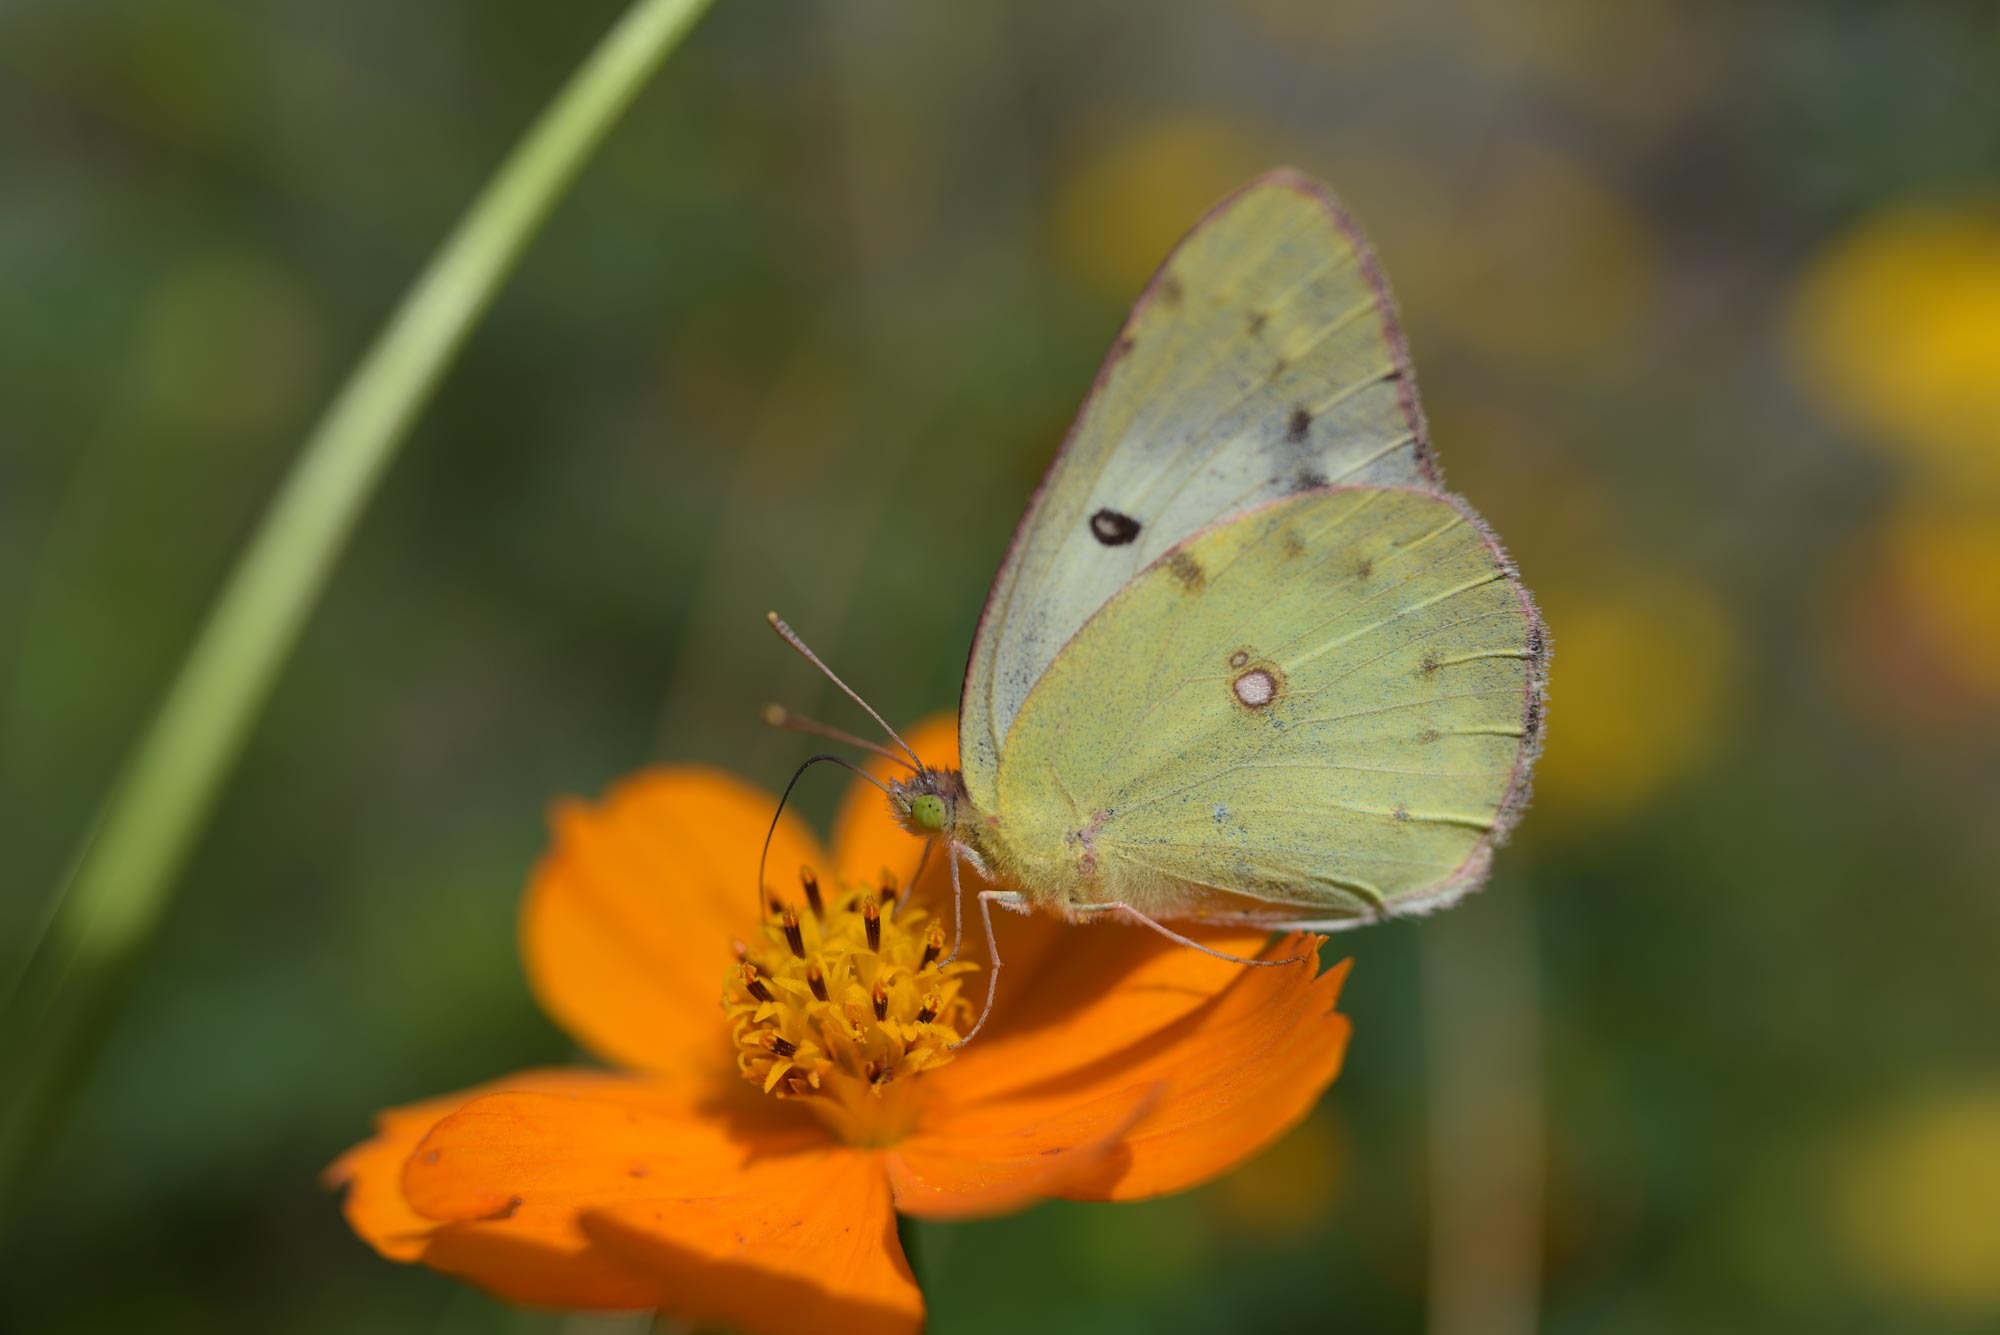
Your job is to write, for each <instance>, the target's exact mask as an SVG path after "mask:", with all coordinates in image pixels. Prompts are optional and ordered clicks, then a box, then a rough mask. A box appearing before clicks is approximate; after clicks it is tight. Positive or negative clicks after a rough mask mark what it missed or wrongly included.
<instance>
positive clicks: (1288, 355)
mask: <svg viewBox="0 0 2000 1335" xmlns="http://www.w3.org/2000/svg"><path fill="white" fill-rule="evenodd" d="M1435 480H1436V479H1435V470H1434V469H1433V467H1432V465H1431V462H1430V455H1429V451H1428V446H1427V444H1426V442H1425V436H1424V425H1423V419H1422V415H1421V413H1420V411H1419V410H1418V407H1417V401H1416V389H1415V385H1414V383H1413V380H1412V377H1411V374H1410V366H1409V357H1408V353H1407V351H1406V348H1405V345H1404V342H1403V337H1402V334H1401V332H1400V330H1399V329H1398V327H1397V323H1396V315H1395V310H1394V306H1393V304H1392V303H1391V301H1390V298H1389V295H1388V289H1387V286H1386V284H1385V282H1384V280H1383V278H1382V275H1381V271H1380V269H1379V267H1378V266H1377V265H1376V263H1375V260H1374V257H1373V255H1372V254H1371V253H1370V251H1369V249H1368V246H1367V244H1366V242H1365V241H1364V240H1363V239H1362V237H1361V234H1360V232H1359V231H1358V229H1357V228H1356V227H1355V226H1354V224H1353V223H1352V222H1351V221H1350V220H1349V219H1348V217H1347V216H1346V214H1345V213H1343V212H1342V211H1341V210H1340V209H1339V207H1338V206H1337V205H1335V204H1334V202H1333V201H1332V199H1331V198H1330V197H1329V196H1328V195H1327V194H1326V193H1325V192H1324V190H1322V189H1321V188H1320V187H1319V186H1318V185H1316V184H1315V183H1313V182H1311V181H1310V180H1308V179H1306V178H1305V177H1303V176H1300V175H1298V174H1297V173H1295V172H1290V171H1279V172H1273V173H1271V174H1270V175H1268V176H1265V177H1263V178H1262V179H1260V180H1258V181H1257V182H1255V183H1253V184H1252V185H1251V186H1249V187H1248V188H1247V189H1245V190H1243V191H1242V192H1240V193H1239V194H1237V195H1235V196H1234V197H1232V198H1231V199H1229V200H1227V201H1225V202H1224V203H1223V204H1222V205H1220V206H1218V207H1217V209H1216V210H1215V211H1214V212H1213V213H1211V214H1210V215H1209V216H1208V217H1207V218H1206V219H1204V220H1203V221H1202V222H1201V223H1200V224H1198V225H1197V226H1196V228H1195V229H1194V230H1193V231H1192V232H1191V233H1190V234H1189V235H1188V237H1187V239H1186V240H1184V241H1183V242H1182V243H1181V245H1180V246H1179V248H1178V249H1176V250H1175V251H1174V253H1173V255H1172V256H1170V257H1169V258H1168V260H1167V262H1166V263H1165V264H1164V265H1163V266H1162V267H1161V269H1160V272H1159V274H1158V275H1157V276H1156V277H1155V278H1154V280H1153V282H1152V284H1151V285H1150V286H1149V287H1148V288H1147V290H1146V292H1145V294H1144V295H1143V296H1141V298H1140V300H1139V302H1138V304H1137V305H1136V306H1135V307H1134V309H1133V312H1132V315H1131V318H1130V319H1129V320H1128V321H1127V323H1126V325H1125V328H1124V330H1123V332H1122V333H1121V334H1120V336H1119V338H1118V341H1117V343H1116V344H1115V345H1114V346H1113V348H1112V351H1111V354H1110V356H1109V357H1108V358H1107V360H1106V361H1105V364H1104V366H1103V368H1102V369H1101V370H1100V371H1099V373H1098V379H1097V385H1096V387H1095V388H1094V389H1093V391H1092V393H1091V395H1090V398H1089V399H1088V400H1087V401H1086V403H1085V404H1084V407H1083V410H1082V412H1081V413H1080V414H1079V416H1078V419H1077V422H1076V424H1075V426H1074V427H1072V429H1071V433H1070V438H1069V440H1068V441H1067V442H1066V444H1065V445H1064V448H1063V451H1062V453H1061V454H1060V455H1059V456H1058V458H1057V460H1056V462H1055V464H1054V465H1053V466H1052V467H1051V468H1050V470H1049V474H1048V476H1047V477H1046V478H1045V479H1044V480H1043V484H1042V489H1041V491H1040V492H1039V493H1038V495H1037V497H1036V499H1035V501H1034V503H1033V504H1032V505H1031V506H1030V507H1029V510H1028V514H1027V516H1026V517H1025V518H1024V519H1023V520H1022V522H1021V527H1020V529H1019V531H1018V532H1017V533H1016V535H1015V540H1014V545H1013V547H1012V549H1011V550H1010V551H1009V553H1008V555H1007V559H1006V561H1005V563H1004V564H1003V566H1002V567H1001V570H1000V573H999V575H998V577H997V578H996V579H995V581H994V585H993V589H992V592H991V593H990V594H989V595H988V599H987V605H986V612H985V615H984V616H983V617H982V618H981V621H980V626H979V631H978V634H977V636H976V638H975V639H974V642H973V649H972V655H971V660H970V662H969V664H968V667H967V672H966V682H965V691H964V696H963V699H962V702H961V705H960V726H959V731H960V743H961V757H962V763H963V764H964V766H965V777H966V783H967V786H968V790H969V791H970V793H971V795H972V796H973V798H974V800H975V801H976V802H978V803H979V804H980V805H981V806H983V807H987V808H989V809H990V807H991V804H992V801H993V799H994V797H995V794H994V791H993V785H994V781H995V775H996V772H997V767H998V763H999V757H1000V754H1001V752H1002V750H1003V744H1004V743H1006V742H1007V739H1008V735H1009V731H1010V729H1011V728H1012V727H1013V725H1014V722H1015V717H1016V715H1017V713H1018V712H1019V711H1020V710H1021V708H1022V706H1023V703H1024V702H1025V701H1026V699H1027V698H1028V695H1029V693H1030V691H1032V690H1034V689H1035V688H1036V683H1037V682H1038V681H1040V680H1041V678H1042V676H1043V674H1044V673H1045V672H1046V671H1048V669H1049V667H1050V665H1051V664H1052V663H1053V662H1054V661H1055V658H1056V656H1057V654H1058V653H1059V652H1061V651H1062V650H1063V646H1064V645H1066V644H1068V643H1069V642H1070V640H1071V637H1073V636H1075V635H1076V634H1077V633H1078V631H1079V630H1081V629H1082V627H1083V625H1084V623H1085V621H1087V620H1088V619H1089V618H1090V617H1091V615H1092V614H1093V613H1095V612H1096V611H1097V610H1098V608H1100V607H1102V606H1103V605H1104V604H1105V602H1106V600H1107V599H1109V598H1110V597H1111V596H1112V595H1113V594H1114V593H1115V592H1117V591H1118V589H1119V588H1120V587H1121V586H1123V585H1124V584H1126V583H1127V582H1128V581H1129V580H1131V579H1132V578H1134V577H1135V576H1136V575H1138V574H1139V572H1140V571H1141V570H1143V569H1145V568H1146V567H1147V566H1148V565H1150V564H1151V563H1153V562H1154V561H1156V560H1157V559H1158V558H1159V557H1160V556H1161V555H1162V554H1163V553H1165V552H1167V551H1168V550H1169V549H1171V548H1173V547H1175V546H1176V545H1177V544H1179V543H1181V542H1182V541H1183V540H1185V539H1187V538H1188V537H1189V536H1190V535H1192V534H1194V533H1195V532H1197V531H1198V530H1201V529H1203V528H1206V527H1207V526H1209V525H1211V524H1213V523H1215V522H1216V521H1217V520H1219V519H1221V518H1223V517H1224V516H1226V515H1230V514H1234V513H1237V512H1240V511H1242V510H1245V509H1247V508H1250V507H1254V506H1258V505H1263V504H1267V503H1269V502H1271V501H1273V500H1276V499H1278V498H1280V497H1283V496H1287V495H1291V494H1294V493H1298V492H1304V491H1314V490H1320V489H1324V488H1326V487H1329V486H1338V485H1343V484H1355V483H1366V484H1372V485H1378V486H1418V487H1430V486H1434V485H1435Z"/></svg>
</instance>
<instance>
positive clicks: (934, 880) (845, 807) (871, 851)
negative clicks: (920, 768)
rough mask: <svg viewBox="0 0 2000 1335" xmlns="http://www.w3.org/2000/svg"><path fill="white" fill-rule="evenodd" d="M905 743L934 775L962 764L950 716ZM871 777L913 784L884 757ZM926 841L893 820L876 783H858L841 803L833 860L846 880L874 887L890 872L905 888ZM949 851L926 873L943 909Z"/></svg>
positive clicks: (930, 722)
mask: <svg viewBox="0 0 2000 1335" xmlns="http://www.w3.org/2000/svg"><path fill="white" fill-rule="evenodd" d="M903 740H905V741H907V742H908V743H909V744H910V749H911V750H912V751H915V752H916V753H917V756H918V758H920V759H921V760H922V761H923V762H924V764H926V765H928V766H930V767H931V768H933V769H941V768H950V767H955V766H956V765H957V764H958V720H956V719H954V718H952V717H951V716H950V715H949V714H933V715H931V716H930V717H929V718H927V719H925V720H924V721H923V722H922V723H919V724H918V725H917V726H916V727H914V728H911V729H908V730H906V731H905V732H904V733H903ZM888 746H889V749H890V750H892V751H893V750H895V749H896V744H895V743H894V742H890V743H888ZM867 769H868V772H869V773H870V774H872V775H874V776H875V778H876V779H878V780H880V781H881V782H883V783H887V782H888V781H889V780H891V779H907V778H908V777H909V776H910V771H909V767H908V766H906V765H898V764H895V763H894V762H892V761H888V760H884V759H883V758H882V757H880V756H876V757H875V758H873V759H871V760H870V761H869V762H868V765H867ZM923 851H924V841H923V840H921V839H919V838H917V837H916V836H915V835H913V834H911V833H910V832H909V831H908V830H905V829H904V828H903V827H902V826H900V825H898V824H897V823H896V818H895V817H894V816H892V815H890V814H889V803H888V801H887V800H886V799H884V798H883V796H882V791H881V789H879V788H877V787H876V786H875V785H874V784H872V783H866V782H863V781H862V780H860V779H856V780H855V781H854V782H853V783H852V784H850V785H848V789H847V796H846V797H845V798H843V799H842V801H841V803H840V812H839V814H838V815H837V816H835V817H834V822H833V858H834V863H835V865H837V866H838V867H839V868H840V874H841V876H842V877H843V878H844V879H846V880H852V881H865V882H867V883H868V884H870V885H873V884H874V883H875V878H876V876H878V875H879V874H880V873H881V872H882V870H883V868H885V867H886V868H888V870H889V871H891V872H893V873H894V874H895V877H896V883H897V884H898V885H901V884H903V883H905V882H907V881H908V880H909V879H910V875H911V873H913V872H915V871H916V869H917V861H918V859H919V858H921V857H922V856H923ZM943 852H944V850H943V849H941V848H940V849H938V850H937V852H936V853H933V854H932V855H931V859H930V861H929V862H928V863H927V864H926V865H925V867H924V884H923V887H922V892H923V893H925V894H927V895H929V896H931V902H932V903H934V904H942V903H944V902H945V899H946V890H947V887H949V886H950V884H951V880H950V869H949V868H948V867H947V866H946V865H945V860H944V858H943V857H942V856H941V855H942V854H943Z"/></svg>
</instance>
